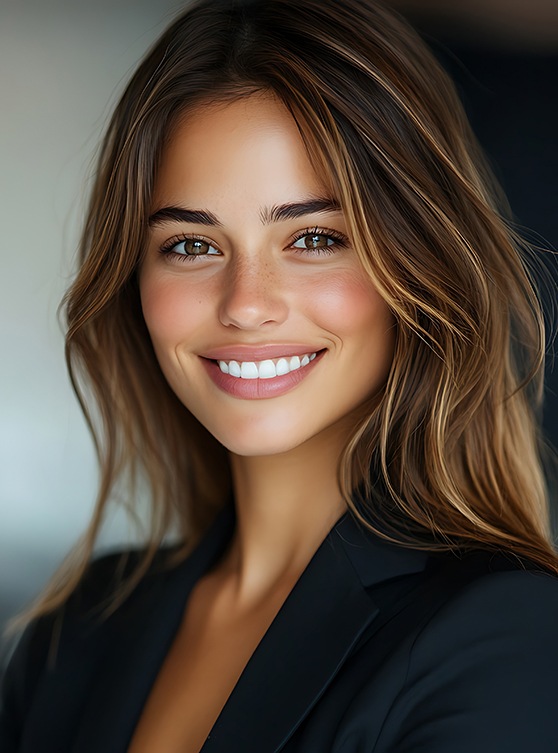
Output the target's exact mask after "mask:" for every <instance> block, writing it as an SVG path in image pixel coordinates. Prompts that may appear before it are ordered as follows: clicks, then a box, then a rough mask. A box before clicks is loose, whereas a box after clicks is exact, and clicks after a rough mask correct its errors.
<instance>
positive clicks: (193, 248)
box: [177, 238, 211, 256]
mask: <svg viewBox="0 0 558 753" xmlns="http://www.w3.org/2000/svg"><path fill="white" fill-rule="evenodd" d="M177 245H178V246H183V247H184V251H183V252H182V253H185V254H190V255H191V256H201V255H203V254H207V253H209V249H210V248H211V246H210V245H209V243H207V242H206V241H202V240H200V239H199V238H187V239H186V240H185V241H183V242H182V243H179V244H177ZM179 253H180V252H179Z"/></svg>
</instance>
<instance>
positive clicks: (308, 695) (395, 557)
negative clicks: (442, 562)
mask: <svg viewBox="0 0 558 753" xmlns="http://www.w3.org/2000/svg"><path fill="white" fill-rule="evenodd" d="M426 559H427V556H426V554H425V553H423V552H417V551H414V550H410V549H403V548H401V547H395V546H393V545H390V544H387V543H384V542H383V541H382V540H380V539H379V538H378V537H376V536H374V535H372V534H369V533H368V532H365V531H364V530H363V529H362V527H361V526H359V525H358V523H357V522H356V521H355V520H354V519H353V517H352V516H351V515H350V514H349V513H346V514H345V515H344V516H343V517H342V518H341V519H340V520H339V521H338V522H337V524H336V525H335V526H334V528H333V529H332V530H331V531H330V533H329V534H328V536H327V537H326V539H325V540H324V542H323V543H322V544H321V546H320V547H319V549H318V551H317V552H316V554H315V555H314V557H313V559H312V560H311V562H310V563H309V565H308V567H307V568H306V570H305V571H304V573H303V574H302V576H301V577H300V579H299V580H298V581H297V583H296V585H295V587H294V588H293V590H292V591H291V593H290V594H289V596H288V598H287V600H286V601H285V603H284V604H283V606H282V608H281V609H280V611H279V613H278V614H277V616H276V618H275V620H274V621H273V623H272V624H271V626H270V628H269V629H268V631H267V633H266V634H265V636H264V637H263V639H262V641H261V642H260V644H259V645H258V647H257V648H256V651H255V652H254V654H253V655H252V657H251V659H250V661H249V662H248V664H247V665H246V668H245V670H244V672H243V673H242V675H241V677H240V679H239V681H238V683H237V685H236V686H235V688H234V690H233V692H232V693H231V695H230V697H229V699H228V701H227V703H226V704H225V707H224V708H223V710H222V712H221V714H220V716H219V718H218V719H217V721H216V723H215V725H214V727H213V729H212V730H211V733H210V735H209V737H208V738H207V740H206V742H205V744H204V746H203V747H202V749H201V753H251V752H252V751H254V752H257V753H260V752H262V751H265V752H266V753H268V752H269V753H271V752H272V751H273V753H277V751H280V750H281V749H282V748H283V747H284V745H285V744H286V742H287V741H288V739H289V738H290V737H291V735H292V734H293V733H294V731H295V730H296V729H297V727H298V726H299V725H300V723H301V722H302V721H303V720H304V718H305V717H306V716H307V714H308V713H309V712H310V711H311V709H312V707H313V706H314V704H315V703H316V702H317V701H318V700H319V698H320V697H321V695H322V693H323V692H324V690H325V689H326V688H327V686H328V685H329V684H330V683H331V682H332V680H333V679H334V677H335V675H336V674H337V672H338V671H339V669H340V668H341V667H342V665H343V663H344V662H345V660H346V659H347V657H348V656H349V655H350V653H351V651H352V649H353V648H354V647H355V645H356V644H357V642H358V641H359V639H360V637H361V636H362V634H363V633H364V631H366V630H367V628H369V627H370V626H371V625H372V623H373V622H374V620H375V619H376V617H377V616H378V614H379V609H378V607H377V605H376V604H375V602H374V600H373V598H372V597H371V595H370V593H369V591H367V590H366V587H367V586H370V585H373V584H375V583H380V582H382V581H385V580H389V579H392V578H394V577H399V576H401V575H403V574H407V573H412V572H418V571H421V570H423V569H424V567H425V564H426Z"/></svg>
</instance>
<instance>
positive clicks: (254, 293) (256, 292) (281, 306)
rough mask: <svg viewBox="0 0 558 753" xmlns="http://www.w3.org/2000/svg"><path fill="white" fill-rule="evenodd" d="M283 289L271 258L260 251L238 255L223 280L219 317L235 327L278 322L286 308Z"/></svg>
mask: <svg viewBox="0 0 558 753" xmlns="http://www.w3.org/2000/svg"><path fill="white" fill-rule="evenodd" d="M256 257H257V258H256ZM285 292H286V291H285V290H284V285H283V283H282V282H281V276H280V274H279V272H278V270H275V269H274V268H273V262H272V261H271V260H269V259H265V258H263V255H260V254H257V255H256V254H255V255H251V256H250V258H238V259H237V260H235V262H234V263H232V264H231V266H230V268H229V270H228V274H227V275H226V278H225V279H224V281H223V291H222V297H221V305H220V307H219V319H220V321H221V323H222V324H224V325H225V326H228V327H237V328H238V329H258V328H260V327H262V326H264V325H270V324H280V323H281V322H283V321H284V320H285V319H286V317H287V311H288V307H287V301H286V298H285Z"/></svg>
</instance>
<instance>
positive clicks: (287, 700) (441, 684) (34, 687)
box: [0, 507, 558, 753]
mask: <svg viewBox="0 0 558 753" xmlns="http://www.w3.org/2000/svg"><path fill="white" fill-rule="evenodd" d="M233 527H234V512H233V509H232V507H227V508H226V509H225V510H224V511H223V512H222V513H221V514H220V515H219V516H218V518H217V520H216V521H215V523H214V524H213V526H212V527H211V529H210V530H209V532H208V533H207V535H206V536H205V537H204V539H203V540H202V542H201V544H200V545H199V546H198V548H197V549H196V550H195V551H194V552H193V553H192V555H191V556H190V557H189V558H188V559H187V560H186V561H185V562H184V563H183V564H181V565H179V566H178V567H176V568H175V569H173V570H171V571H167V572H165V573H164V572H161V571H158V572H157V571H156V570H154V571H153V572H152V573H150V574H149V575H148V576H146V578H145V579H144V581H143V582H142V584H141V585H140V586H139V587H138V588H137V589H136V590H135V592H134V593H133V594H132V596H131V597H130V598H129V599H128V600H127V601H126V602H125V604H124V605H122V606H121V607H120V608H119V609H118V610H117V611H116V612H115V613H114V615H113V616H112V617H110V618H109V619H107V620H106V621H104V622H99V621H98V619H95V618H92V617H91V614H90V609H89V608H90V606H91V605H92V604H94V603H95V602H96V601H97V600H98V599H99V597H100V596H101V595H102V593H103V591H104V589H105V588H106V587H107V584H108V583H109V581H110V578H111V574H113V573H114V569H115V563H116V561H117V560H116V559H115V557H114V556H109V557H106V558H103V559H101V560H99V561H98V562H97V564H96V565H95V566H94V567H93V568H92V570H91V574H90V576H89V577H88V578H87V579H86V581H85V583H84V586H83V587H82V588H81V590H80V592H79V594H78V595H76V596H74V597H73V598H72V600H71V601H70V603H69V604H68V605H67V607H66V609H65V611H64V614H63V616H62V618H60V616H58V619H56V618H49V619H42V620H41V621H39V622H38V623H35V624H34V625H32V626H31V627H30V628H29V629H28V630H27V631H26V633H25V634H24V637H23V639H22V640H21V641H20V644H19V647H18V649H17V650H16V652H15V654H14V656H13V658H12V660H11V663H10V665H9V668H8V671H7V672H6V675H5V677H4V682H3V688H2V695H3V702H2V710H1V713H0V750H1V751H2V753H15V752H16V751H18V753H70V752H71V753H124V752H125V751H126V749H127V746H128V744H129V741H130V739H131V736H132V733H133V730H134V728H135V725H136V723H137V721H138V718H139V715H140V713H141V710H142V706H143V704H144V702H145V700H146V698H147V695H148V693H149V691H150V688H151V686H152V684H153V682H154V680H155V677H156V675H157V672H158V670H159V668H160V666H161V664H162V661H163V659H164V657H165V654H166V652H167V651H168V649H169V646H170V644H171V642H172V640H173V637H174V635H175V632H176V631H177V628H178V626H179V623H180V620H181V617H182V613H183V610H184V605H185V602H186V599H187V598H188V594H189V592H190V590H191V588H192V586H193V585H194V584H195V583H196V581H197V580H198V578H200V576H201V575H202V574H203V573H204V572H205V571H206V570H207V569H208V568H209V567H210V566H211V564H212V563H213V562H214V561H215V560H216V558H217V557H218V556H219V554H220V553H221V552H222V551H223V549H224V547H225V546H226V544H227V542H228V540H229V538H230V536H231V533H232V530H233ZM53 625H54V626H55V630H54V632H55V636H56V640H55V642H56V643H57V650H56V651H52V650H51V656H50V658H49V656H48V653H49V646H50V647H51V649H52V648H53V646H52V645H51V633H52V628H53ZM202 750H203V753H276V752H277V751H283V752H284V753H329V752H332V753H372V752H374V753H497V752H500V751H501V753H557V751H558V579H556V578H554V577H552V576H550V575H547V574H544V573H541V572H536V571H529V570H524V569H522V568H521V567H520V566H519V565H518V563H517V562H515V561H514V560H513V559H511V558H507V557H504V556H503V555H502V556H500V555H490V554H489V553H483V552H477V553H473V554H469V555H466V556H463V557H461V558H458V557H456V556H455V555H438V556H432V555H429V554H428V553H424V552H420V551H416V550H411V549H405V548H402V547H397V546H393V545H390V544H387V543H385V542H383V541H382V540H380V539H379V538H377V537H376V536H374V535H371V534H369V533H365V532H364V531H363V530H362V529H361V528H360V527H359V526H358V525H357V523H356V522H355V521H354V519H353V518H352V517H351V515H350V514H345V515H344V516H343V517H342V518H341V519H340V520H339V521H338V522H337V524H336V525H335V526H334V527H333V529H332V530H331V531H330V533H329V534H328V536H327V537H326V539H325V540H324V541H323V543H322V544H321V546H320V548H319V549H318V551H317V553H316V554H315V556H314V557H313V559H312V561H311V562H310V564H309V565H308V567H307V568H306V570H305V571H304V573H303V574H302V576H301V577H300V579H299V581H298V582H297V584H296V585H295V587H294V589H293V591H292V592H291V594H290V595H289V597H288V599H287V600H286V602H285V603H284V605H283V607H282V608H281V610H280V611H279V613H278V615H277V616H276V618H275V620H274V621H273V623H272V625H271V626H270V628H269V630H268V631H267V633H266V634H265V636H264V638H263V639H262V641H261V643H260V644H259V646H258V647H257V649H256V651H255V653H254V654H253V656H252V658H251V660H250V661H249V663H248V665H247V666H246V668H245V670H244V672H243V674H242V676H241V677H240V680H239V681H238V683H237V685H236V687H235V688H234V690H233V692H232V694H231V696H230V697H229V700H228V701H227V703H226V705H225V707H224V709H223V711H222V712H221V714H220V716H219V718H218V720H217V722H216V724H215V726H214V727H213V729H212V731H211V734H210V735H209V737H208V738H207V740H206V742H205V744H204V746H203V749H202ZM154 753H159V751H154ZM161 753H164V752H161Z"/></svg>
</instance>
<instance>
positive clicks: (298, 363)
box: [200, 349, 326, 400]
mask: <svg viewBox="0 0 558 753" xmlns="http://www.w3.org/2000/svg"><path fill="white" fill-rule="evenodd" d="M325 353H326V349H323V350H318V351H315V352H313V353H311V352H308V353H303V354H301V355H287V354H285V355H283V356H279V357H278V358H266V359H264V360H262V361H241V360H235V359H231V360H230V361H228V360H224V359H220V358H219V359H216V358H207V357H202V358H201V359H200V360H201V363H202V365H203V367H204V369H205V371H206V372H207V374H208V376H209V377H210V379H211V381H212V382H213V383H214V384H215V386H216V387H218V388H219V390H222V391H223V392H226V393H228V394H229V395H231V396H232V397H235V398H239V399H241V400H263V399H266V398H273V397H279V396H280V395H284V394H285V393H287V392H290V391H291V390H292V389H294V388H295V387H296V386H297V385H299V384H300V383H301V382H302V380H304V379H307V378H308V376H309V375H310V374H311V373H312V372H313V371H314V369H315V368H316V367H317V365H318V364H319V363H320V362H321V360H322V358H323V356H324V355H325ZM227 355H228V354H227Z"/></svg>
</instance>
